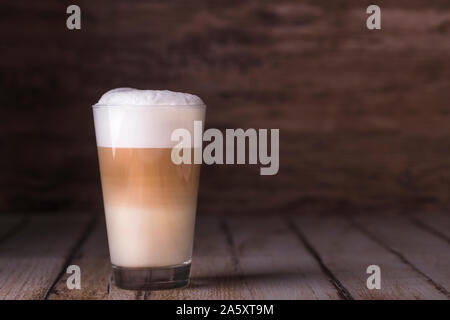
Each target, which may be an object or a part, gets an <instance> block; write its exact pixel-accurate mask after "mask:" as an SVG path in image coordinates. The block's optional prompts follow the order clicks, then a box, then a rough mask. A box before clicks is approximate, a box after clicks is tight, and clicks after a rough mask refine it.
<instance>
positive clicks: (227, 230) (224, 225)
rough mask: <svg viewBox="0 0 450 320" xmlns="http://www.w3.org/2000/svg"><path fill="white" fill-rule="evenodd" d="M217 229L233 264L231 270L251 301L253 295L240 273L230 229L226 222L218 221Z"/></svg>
mask: <svg viewBox="0 0 450 320" xmlns="http://www.w3.org/2000/svg"><path fill="white" fill-rule="evenodd" d="M219 229H220V230H221V231H222V233H223V235H224V237H225V243H226V245H227V248H228V251H229V252H230V257H231V261H232V264H233V269H234V270H235V271H236V273H237V274H238V275H239V279H240V280H241V281H242V283H243V284H244V286H245V288H247V290H248V292H249V293H250V296H251V297H252V299H255V295H254V294H253V292H252V290H251V288H250V286H249V285H248V283H247V281H246V277H245V273H244V272H243V271H242V267H241V264H240V262H239V254H238V252H237V249H236V244H235V241H234V240H233V235H232V234H231V231H230V227H229V225H228V223H227V222H226V220H219Z"/></svg>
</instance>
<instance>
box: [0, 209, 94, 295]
mask: <svg viewBox="0 0 450 320" xmlns="http://www.w3.org/2000/svg"><path fill="white" fill-rule="evenodd" d="M89 222H90V218H89V217H87V216H67V215H62V214H61V215H58V216H37V217H33V218H30V221H29V223H27V224H26V225H25V226H24V228H23V229H21V230H20V231H19V232H17V233H16V234H14V235H13V236H11V237H9V238H8V239H6V240H5V241H4V242H2V243H0V298H1V299H43V298H44V297H45V295H46V292H47V291H48V290H49V288H50V287H51V286H52V284H53V282H54V281H55V280H56V279H57V277H58V275H59V273H60V272H61V271H62V269H63V267H64V265H65V263H66V262H67V261H66V260H67V258H68V257H69V256H70V253H71V251H72V250H73V248H74V247H75V246H76V245H77V242H78V241H79V240H80V238H81V237H82V236H83V232H84V231H85V230H86V228H87V226H88V224H89Z"/></svg>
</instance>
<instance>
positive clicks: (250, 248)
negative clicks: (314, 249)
mask: <svg viewBox="0 0 450 320" xmlns="http://www.w3.org/2000/svg"><path fill="white" fill-rule="evenodd" d="M227 223H228V224H229V232H230V234H231V236H232V241H233V243H234V246H235V250H236V255H237V257H238V259H239V265H240V268H241V269H242V272H243V275H244V281H245V283H246V284H247V285H248V287H249V289H250V291H251V293H252V296H253V297H254V298H255V299H309V300H310V299H339V298H340V296H339V294H338V291H337V290H336V288H335V287H334V286H333V284H332V283H331V282H330V280H329V279H328V278H327V276H326V275H325V274H324V273H323V272H322V270H321V268H320V266H319V264H318V263H317V261H315V260H314V258H313V256H311V254H310V253H309V252H308V251H307V249H306V248H305V247H304V245H303V244H302V243H301V242H300V241H299V239H298V238H297V237H296V236H295V234H294V233H292V231H291V230H290V229H289V227H288V225H287V223H286V221H284V220H282V218H280V217H277V216H269V217H267V216H263V217H260V216H253V217H245V218H243V217H233V218H230V219H227Z"/></svg>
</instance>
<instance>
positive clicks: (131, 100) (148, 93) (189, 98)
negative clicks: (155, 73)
mask: <svg viewBox="0 0 450 320" xmlns="http://www.w3.org/2000/svg"><path fill="white" fill-rule="evenodd" d="M97 105H108V106H127V105H128V106H129V105H132V106H160V105H165V106H193V105H204V103H203V101H202V99H200V98H199V97H198V96H196V95H193V94H190V93H183V92H174V91H169V90H139V89H133V88H117V89H112V90H109V91H108V92H106V93H105V94H103V95H102V97H101V98H100V100H99V101H98V103H97Z"/></svg>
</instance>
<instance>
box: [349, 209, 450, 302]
mask: <svg viewBox="0 0 450 320" xmlns="http://www.w3.org/2000/svg"><path fill="white" fill-rule="evenodd" d="M346 218H347V219H348V220H349V222H350V224H352V225H353V226H354V227H355V228H357V229H358V230H360V231H361V232H362V233H364V234H365V235H366V236H367V237H368V238H370V239H371V240H372V241H374V242H375V243H376V244H378V245H379V246H380V247H382V248H383V249H385V250H387V251H388V252H390V253H392V254H393V255H395V256H396V257H397V258H398V259H399V260H400V261H401V262H402V263H404V264H406V265H408V266H409V267H410V268H411V269H413V270H414V271H415V272H417V273H418V274H420V275H421V276H422V277H424V278H425V280H427V281H428V282H429V283H430V284H431V285H432V286H433V287H434V288H435V289H436V290H438V291H439V292H441V293H442V294H444V295H445V296H446V297H447V298H450V293H449V292H448V291H447V290H446V289H445V288H444V287H443V286H442V285H440V284H439V283H437V282H435V281H434V280H433V279H432V278H431V277H429V276H428V275H427V274H425V273H424V272H423V271H422V270H420V269H419V268H418V267H416V266H415V265H414V264H413V263H412V262H411V261H409V260H408V259H407V258H406V257H405V256H404V255H403V254H402V253H401V252H399V251H397V250H395V249H393V248H391V247H390V246H389V245H388V244H386V243H385V242H384V241H382V240H381V239H380V238H379V237H377V236H376V235H375V234H374V233H373V232H371V231H369V230H368V229H367V228H366V227H364V226H363V225H361V224H360V223H358V222H357V221H355V219H353V218H352V217H351V216H348V215H346Z"/></svg>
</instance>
